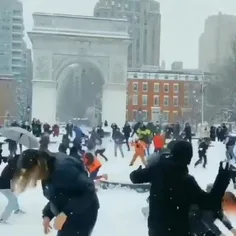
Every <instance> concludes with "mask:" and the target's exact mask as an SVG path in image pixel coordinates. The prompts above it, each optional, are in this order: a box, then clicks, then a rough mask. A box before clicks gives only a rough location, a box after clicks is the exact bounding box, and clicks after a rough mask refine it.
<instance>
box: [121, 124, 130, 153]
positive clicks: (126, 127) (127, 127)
mask: <svg viewBox="0 0 236 236" xmlns="http://www.w3.org/2000/svg"><path fill="white" fill-rule="evenodd" d="M122 132H123V134H124V136H125V143H126V146H127V148H128V151H130V147H129V138H130V134H131V132H132V129H131V127H130V124H129V123H128V122H125V125H124V127H123V130H122Z"/></svg>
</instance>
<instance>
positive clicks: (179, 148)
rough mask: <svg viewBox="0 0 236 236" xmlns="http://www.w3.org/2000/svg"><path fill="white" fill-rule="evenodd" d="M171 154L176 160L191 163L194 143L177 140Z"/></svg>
mask: <svg viewBox="0 0 236 236" xmlns="http://www.w3.org/2000/svg"><path fill="white" fill-rule="evenodd" d="M171 154H172V156H173V159H174V160H175V161H176V162H179V163H181V164H184V165H189V164H190V162H191V159H192V157H193V147H192V144H191V143H189V142H187V141H185V140H180V141H177V142H176V143H174V145H173V146H172V148H171Z"/></svg>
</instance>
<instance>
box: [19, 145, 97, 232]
mask: <svg viewBox="0 0 236 236" xmlns="http://www.w3.org/2000/svg"><path fill="white" fill-rule="evenodd" d="M17 172H18V173H19V174H18V175H17V176H16V177H15V181H16V182H15V183H16V186H17V189H19V191H20V192H24V191H25V190H26V189H27V188H28V187H29V186H34V187H36V185H37V182H38V181H39V180H40V181H41V182H42V188H43V195H44V197H45V198H46V199H48V203H47V204H46V206H45V207H44V209H43V227H44V233H45V234H48V233H49V232H50V229H51V228H52V227H51V223H50V222H51V220H52V219H53V218H55V220H54V228H55V229H56V230H57V231H58V232H57V236H78V235H80V236H90V235H91V233H92V231H93V228H94V226H95V224H96V221H97V215H98V209H99V201H98V197H97V194H96V190H95V185H94V182H93V181H92V180H91V179H90V178H89V176H88V173H87V171H86V169H85V167H84V164H83V162H79V161H77V160H76V159H75V158H73V157H70V156H67V155H65V154H64V153H56V154H55V155H54V156H50V155H49V154H48V153H47V152H41V151H39V150H33V149H28V150H26V151H24V152H23V153H22V155H21V157H20V159H19V162H18V171H17Z"/></svg>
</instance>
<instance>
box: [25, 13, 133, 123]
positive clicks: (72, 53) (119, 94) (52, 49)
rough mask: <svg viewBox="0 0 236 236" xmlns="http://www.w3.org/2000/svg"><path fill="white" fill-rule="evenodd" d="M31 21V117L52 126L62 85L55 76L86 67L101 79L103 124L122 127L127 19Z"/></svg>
mask: <svg viewBox="0 0 236 236" xmlns="http://www.w3.org/2000/svg"><path fill="white" fill-rule="evenodd" d="M33 20H34V26H33V29H32V31H30V32H28V35H29V37H30V40H31V42H32V48H33V57H34V75H33V80H32V90H33V98H32V116H33V117H35V118H38V119H40V120H41V121H42V122H45V121H47V122H48V123H50V124H55V122H56V106H57V104H56V97H57V92H58V85H59V83H60V82H61V81H62V80H63V78H62V77H61V78H60V76H59V75H60V74H61V73H62V72H63V70H65V68H66V67H68V66H69V65H71V64H73V63H78V64H89V65H91V66H92V67H93V68H96V69H97V71H98V72H99V73H100V75H101V78H103V80H104V85H103V87H102V100H101V103H102V117H103V121H104V120H107V121H108V122H109V123H110V122H115V123H117V124H118V125H123V123H124V121H125V114H126V79H127V74H126V73H127V50H128V45H129V43H130V36H129V33H128V22H127V20H121V19H103V18H94V17H87V16H75V15H73V16H72V15H65V14H63V15H61V14H47V13H34V14H33ZM114 29H115V30H114ZM94 73H96V72H94ZM91 74H92V73H91ZM89 76H90V75H89ZM89 76H88V77H89ZM64 79H65V78H64ZM60 80H61V81H60ZM86 81H87V80H86ZM114 98H116V99H114Z"/></svg>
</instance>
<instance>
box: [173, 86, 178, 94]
mask: <svg viewBox="0 0 236 236" xmlns="http://www.w3.org/2000/svg"><path fill="white" fill-rule="evenodd" d="M173 92H174V93H179V84H173Z"/></svg>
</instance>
